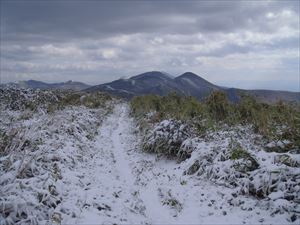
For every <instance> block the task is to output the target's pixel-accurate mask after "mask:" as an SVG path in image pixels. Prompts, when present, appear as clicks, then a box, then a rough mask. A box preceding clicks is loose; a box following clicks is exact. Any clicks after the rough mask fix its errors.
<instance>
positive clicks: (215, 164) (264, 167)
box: [181, 127, 300, 212]
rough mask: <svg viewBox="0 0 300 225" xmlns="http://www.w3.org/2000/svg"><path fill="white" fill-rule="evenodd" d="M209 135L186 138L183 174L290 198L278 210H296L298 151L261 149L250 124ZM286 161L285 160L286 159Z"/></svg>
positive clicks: (250, 192)
mask: <svg viewBox="0 0 300 225" xmlns="http://www.w3.org/2000/svg"><path fill="white" fill-rule="evenodd" d="M209 136H210V139H201V138H190V139H187V140H185V141H184V142H183V144H182V146H181V151H188V152H192V154H191V157H190V159H188V160H187V161H185V165H186V172H185V175H194V176H199V177H201V178H203V179H209V180H211V181H213V182H215V183H217V184H220V185H225V186H229V187H232V188H235V189H236V191H237V192H238V193H240V194H246V195H252V196H255V197H256V198H264V199H270V200H272V201H273V200H274V204H275V201H277V200H278V199H284V200H287V201H290V204H289V207H288V208H287V207H285V208H284V207H283V208H282V207H281V208H280V207H279V208H278V207H277V209H278V210H281V211H282V210H286V211H295V210H296V211H297V210H298V212H299V210H300V208H299V204H298V203H299V202H300V192H299V191H300V186H299V183H300V174H299V161H300V155H299V154H294V153H293V152H291V153H285V154H282V153H274V152H270V153H268V152H266V151H264V149H263V147H262V145H263V141H261V137H260V136H257V135H255V134H254V133H253V131H252V129H251V128H250V127H248V128H247V127H237V128H236V129H233V130H231V131H230V130H229V131H228V130H227V131H226V130H224V131H221V132H212V133H210V134H209ZM287 162H289V163H287Z"/></svg>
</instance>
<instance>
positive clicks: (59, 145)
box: [0, 103, 299, 224]
mask: <svg viewBox="0 0 300 225" xmlns="http://www.w3.org/2000/svg"><path fill="white" fill-rule="evenodd" d="M62 114H64V115H62ZM59 118H60V119H59ZM61 120H65V123H63V122H62V121H61ZM101 120H103V121H101ZM34 121H35V123H33V122H32V121H31V122H30V123H29V122H27V123H28V124H30V127H31V128H30V129H36V130H35V133H38V130H39V129H40V130H42V131H43V132H44V133H43V134H41V135H39V138H42V139H43V140H44V139H45V138H46V137H48V141H47V143H43V144H41V146H42V147H41V149H44V151H43V152H40V154H41V153H43V154H44V155H40V157H42V159H41V160H42V161H43V160H46V161H47V159H49V160H50V161H51V162H50V163H48V164H47V163H45V164H44V165H46V166H47V165H49V166H50V165H51V166H52V167H53V166H54V165H56V166H54V167H56V169H55V168H54V169H51V168H48V169H49V170H51V171H52V178H51V184H50V183H49V184H47V185H46V187H47V188H46V189H49V192H50V194H51V196H50V195H46V192H47V190H45V188H44V194H45V195H44V196H42V197H45V200H47V199H48V200H49V199H50V198H52V197H53V198H55V199H56V202H55V205H54V206H53V207H48V208H47V207H45V208H44V211H43V214H42V215H41V210H40V209H39V207H42V206H43V205H45V204H44V203H43V200H40V202H39V203H38V201H37V200H36V199H33V198H35V197H37V196H39V195H38V194H37V193H35V191H36V192H39V191H40V190H41V189H43V187H45V183H41V181H42V182H46V179H45V178H43V176H50V174H49V173H46V172H45V173H43V174H37V176H36V177H35V179H32V177H30V176H29V177H28V178H26V179H27V180H26V179H21V178H19V179H15V178H14V177H13V175H14V174H10V173H11V171H6V173H5V174H4V169H3V165H4V162H5V160H6V159H4V158H5V157H2V158H1V164H2V169H1V174H0V184H1V187H2V188H1V191H0V201H2V203H0V206H1V207H2V209H0V212H1V214H2V217H0V219H1V220H2V221H1V223H4V224H5V222H7V223H9V222H11V223H12V224H13V223H14V221H9V220H10V219H13V218H14V217H13V216H12V215H11V217H9V215H8V214H5V212H4V210H3V209H4V206H5V205H6V206H7V204H12V207H15V210H18V209H17V208H18V207H27V206H26V204H29V205H28V206H29V207H31V208H29V209H30V212H26V213H27V215H26V216H25V215H24V220H20V221H19V223H20V224H22V223H23V222H24V221H27V223H34V222H36V223H41V222H42V223H45V222H47V221H49V220H51V221H52V222H54V223H58V224H60V223H61V224H287V223H292V222H291V220H290V217H291V215H293V214H289V213H282V214H280V213H277V214H274V213H273V211H272V210H271V209H270V207H268V202H267V201H266V200H258V199H256V198H254V197H247V196H242V195H238V194H237V193H235V192H236V190H235V189H232V188H228V187H226V186H221V185H217V184H214V183H212V182H211V181H209V180H205V179H201V178H200V177H199V176H190V175H184V172H185V171H186V170H187V168H188V167H189V166H190V164H189V163H190V161H188V160H186V161H184V162H182V163H177V162H176V161H174V160H167V159H164V158H160V157H157V156H156V155H154V154H148V153H145V152H142V150H141V148H140V140H141V137H140V136H139V132H138V130H137V128H136V124H135V121H134V120H133V118H131V117H130V116H129V106H128V104H127V103H118V104H116V105H115V107H114V110H113V112H112V113H109V114H108V115H106V114H105V113H103V111H101V112H99V111H97V110H96V111H95V110H94V111H93V110H87V109H84V108H81V110H76V108H74V109H69V111H68V110H65V111H61V112H58V113H56V114H55V115H54V116H53V117H52V119H49V118H46V115H45V116H44V117H43V116H41V117H39V120H37V119H35V120H34ZM50 121H51V123H50ZM97 121H101V125H100V123H99V126H97V125H96V123H97ZM47 123H48V124H47ZM58 124H60V125H61V126H65V128H63V127H62V128H61V129H60V130H62V132H59V131H57V132H56V131H55V127H56V126H57V125H58ZM69 124H72V126H71V125H69ZM86 124H88V126H89V127H91V128H86V127H83V126H85V125H86ZM22 126H26V124H25V125H24V124H22ZM27 126H28V127H29V125H27ZM43 126H44V127H43ZM70 126H71V127H72V129H71V130H70ZM40 127H41V128H40ZM46 127H47V129H46ZM96 127H98V128H97V131H95V129H96ZM56 128H58V127H56ZM51 129H53V130H51ZM66 130H67V131H69V133H66V132H64V131H66ZM52 131H53V133H52ZM91 131H93V132H92V134H90V136H91V137H90V136H87V134H88V133H89V132H90V133H91ZM50 134H51V135H50ZM43 135H45V136H43ZM47 135H48V136H47ZM43 146H44V147H43ZM45 146H48V147H47V148H46V147H45ZM51 149H59V150H56V151H52V150H51ZM9 157H13V156H11V155H10V156H9ZM35 157H36V159H37V158H38V157H39V156H37V155H35ZM55 157H59V158H55ZM17 162H18V161H17V160H15V163H16V166H17V164H18V165H19V164H20V162H19V163H17ZM21 164H22V163H21ZM41 167H43V165H41ZM53 170H54V172H53ZM55 171H56V172H55ZM7 174H10V175H7ZM9 176H11V177H12V178H10V177H9ZM16 185H18V187H16ZM22 185H24V186H26V187H24V188H22ZM30 185H31V186H30ZM34 185H35V186H34ZM29 186H30V187H29ZM32 186H33V187H32ZM51 188H52V189H51ZM14 196H15V197H14ZM47 196H48V197H47ZM27 198H28V199H27ZM18 199H23V200H22V204H24V205H23V206H20V205H19V204H18V203H19V202H18ZM57 200H59V201H57ZM282 201H283V200H282ZM6 203H7V204H6ZM13 204H14V205H13ZM50 205H51V204H50ZM43 207H44V206H43ZM47 209H48V211H47ZM1 210H2V211H1ZM7 210H8V209H7ZM45 210H46V211H45ZM12 211H13V210H11V211H10V212H12ZM20 213H22V210H21V211H20ZM28 215H31V220H27V219H28ZM25 217H26V218H27V219H26V218H25ZM18 218H20V216H18ZM34 218H38V219H34ZM298 222H299V220H296V221H294V222H293V223H295V224H296V223H298Z"/></svg>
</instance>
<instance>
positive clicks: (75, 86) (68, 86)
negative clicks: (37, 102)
mask: <svg viewBox="0 0 300 225" xmlns="http://www.w3.org/2000/svg"><path fill="white" fill-rule="evenodd" d="M13 85H15V86H18V87H22V88H32V89H62V90H75V91H81V90H84V89H87V88H89V87H90V85H87V84H84V83H81V82H75V81H71V80H70V81H67V82H61V83H45V82H41V81H37V80H27V81H20V82H18V83H16V84H13Z"/></svg>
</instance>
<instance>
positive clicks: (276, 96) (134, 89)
mask: <svg viewBox="0 0 300 225" xmlns="http://www.w3.org/2000/svg"><path fill="white" fill-rule="evenodd" d="M85 91H88V92H93V91H105V92H108V93H109V94H112V95H117V96H120V97H124V98H127V99H131V98H132V97H134V96H139V95H146V94H156V95H167V94H168V93H170V92H176V93H177V94H179V95H185V96H193V97H196V98H197V99H199V100H203V99H205V98H206V97H207V96H208V95H210V94H211V93H212V92H213V91H223V92H225V93H226V94H227V96H228V98H229V100H230V101H231V102H238V101H239V100H240V98H241V96H242V95H245V94H246V95H250V96H253V97H255V98H256V99H257V100H259V101H261V102H266V103H275V102H277V101H279V100H283V101H287V102H300V92H291V91H277V90H260V89H257V90H247V89H240V88H234V87H232V88H228V87H221V86H218V85H215V84H213V83H211V82H209V81H207V80H206V79H204V78H202V77H201V76H199V75H197V74H195V73H192V72H185V73H183V74H181V75H179V76H177V77H171V76H170V75H166V74H165V73H163V72H160V71H150V72H146V73H142V74H139V75H135V76H132V77H130V78H128V79H119V80H115V81H112V82H109V83H104V84H99V85H95V86H92V87H89V88H87V89H86V90H85Z"/></svg>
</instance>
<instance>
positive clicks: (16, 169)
mask: <svg viewBox="0 0 300 225" xmlns="http://www.w3.org/2000/svg"><path fill="white" fill-rule="evenodd" d="M58 96H59V97H58ZM62 96H65V93H64V94H62V93H61V92H59V91H58V92H56V91H39V90H21V89H12V90H8V92H1V94H0V99H1V104H0V107H1V110H0V186H1V188H0V224H45V223H46V222H49V221H51V220H52V221H53V222H54V221H56V222H57V223H60V212H59V210H60V204H61V203H62V202H63V201H64V196H65V193H64V191H63V188H62V179H63V176H64V173H63V171H68V170H72V168H73V167H74V165H75V164H77V163H78V162H80V161H82V160H84V154H83V153H84V152H85V151H86V149H88V148H91V147H92V146H93V145H94V137H95V136H96V135H97V132H98V128H99V126H100V124H101V121H102V120H103V117H104V115H105V114H106V113H107V112H108V111H109V110H110V108H111V105H110V102H109V101H106V102H105V103H104V102H103V103H102V104H101V107H98V108H96V109H91V108H87V107H85V106H80V105H78V106H72V105H70V104H69V105H68V107H64V108H61V110H54V111H52V112H51V113H50V114H48V113H47V108H48V107H49V106H50V105H52V104H53V105H55V104H60V103H61V97H62ZM27 103H35V107H36V108H35V109H34V110H33V111H32V110H31V109H30V110H29V111H28V109H27V108H26V104H27ZM92 108H94V107H92ZM27 115H30V116H27Z"/></svg>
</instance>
